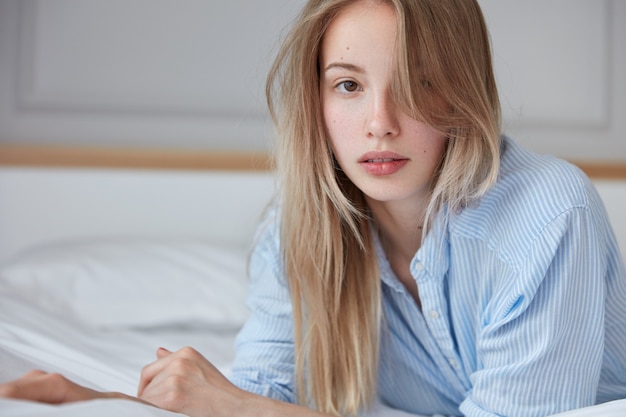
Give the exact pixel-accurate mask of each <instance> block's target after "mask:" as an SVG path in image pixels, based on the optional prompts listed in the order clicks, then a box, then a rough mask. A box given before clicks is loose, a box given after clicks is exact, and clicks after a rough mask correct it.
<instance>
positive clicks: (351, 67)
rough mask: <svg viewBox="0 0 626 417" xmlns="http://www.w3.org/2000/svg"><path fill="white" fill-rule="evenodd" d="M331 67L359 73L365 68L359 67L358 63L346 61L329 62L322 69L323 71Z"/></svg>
mask: <svg viewBox="0 0 626 417" xmlns="http://www.w3.org/2000/svg"><path fill="white" fill-rule="evenodd" d="M333 68H340V69H344V70H348V71H352V72H358V73H361V74H362V73H364V72H365V70H364V69H363V68H361V67H359V66H358V65H354V64H348V63H346V62H331V63H330V64H328V65H327V66H326V68H325V69H324V72H326V71H328V70H331V69H333Z"/></svg>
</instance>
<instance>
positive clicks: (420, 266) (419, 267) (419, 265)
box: [415, 262, 424, 271]
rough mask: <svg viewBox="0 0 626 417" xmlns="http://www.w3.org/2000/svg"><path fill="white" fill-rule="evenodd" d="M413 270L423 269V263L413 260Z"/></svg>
mask: <svg viewBox="0 0 626 417" xmlns="http://www.w3.org/2000/svg"><path fill="white" fill-rule="evenodd" d="M415 270H416V271H423V270H424V264H423V263H421V262H415Z"/></svg>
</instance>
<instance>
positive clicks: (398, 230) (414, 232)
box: [368, 201, 424, 262]
mask: <svg viewBox="0 0 626 417" xmlns="http://www.w3.org/2000/svg"><path fill="white" fill-rule="evenodd" d="M368 206H369V209H370V211H371V213H372V216H373V218H374V221H375V223H376V225H377V228H378V233H379V237H380V241H381V244H382V245H383V248H384V249H385V252H386V254H387V256H388V257H391V256H390V255H393V257H394V258H396V259H398V258H400V259H405V260H406V261H407V262H410V261H411V259H413V256H414V255H415V253H416V252H417V250H418V249H419V248H420V246H421V242H422V224H423V220H424V214H423V213H424V209H423V207H422V206H423V205H419V204H415V202H379V201H368Z"/></svg>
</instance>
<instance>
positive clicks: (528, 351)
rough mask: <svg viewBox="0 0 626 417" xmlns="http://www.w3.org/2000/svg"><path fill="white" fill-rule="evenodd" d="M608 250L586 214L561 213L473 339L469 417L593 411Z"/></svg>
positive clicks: (463, 406) (464, 407) (466, 403)
mask: <svg viewBox="0 0 626 417" xmlns="http://www.w3.org/2000/svg"><path fill="white" fill-rule="evenodd" d="M604 252H605V245H604V242H603V240H602V239H601V238H600V237H599V235H598V231H597V226H596V223H595V222H594V219H593V216H592V215H591V214H590V212H589V210H588V209H586V208H575V209H572V210H569V211H567V212H565V213H562V214H561V215H560V216H559V217H558V218H556V219H554V220H553V221H552V222H550V224H548V225H547V226H546V227H545V229H544V230H543V231H542V233H541V234H540V235H538V236H537V238H536V239H535V243H534V245H533V247H532V248H531V250H530V251H529V252H528V254H527V261H526V262H525V264H524V265H522V266H521V269H520V271H519V273H518V277H517V278H516V280H515V282H513V283H512V285H511V288H510V289H509V291H507V293H506V294H505V295H504V296H505V297H507V298H506V299H499V300H496V301H497V302H498V305H500V308H499V309H498V311H497V312H496V313H495V314H493V316H492V317H491V318H490V320H489V322H486V323H484V325H483V328H482V329H481V332H480V335H479V337H478V339H477V346H476V349H477V352H476V353H477V361H478V370H477V371H476V372H475V373H474V374H473V375H472V389H471V391H470V393H469V396H468V398H467V399H466V400H465V401H464V402H463V404H461V408H460V409H461V411H462V412H464V413H466V414H467V415H470V416H478V415H492V414H490V413H493V415H496V414H497V415H522V414H528V415H530V414H545V415H547V414H554V413H557V412H561V411H565V410H568V409H573V408H580V407H584V406H588V405H592V404H594V402H595V396H596V391H597V389H598V382H599V377H600V370H601V366H602V355H603V340H604V300H605V294H604V285H605V284H604V281H605V275H606V260H605V256H606V255H605V254H604Z"/></svg>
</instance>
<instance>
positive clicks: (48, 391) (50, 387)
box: [0, 371, 131, 404]
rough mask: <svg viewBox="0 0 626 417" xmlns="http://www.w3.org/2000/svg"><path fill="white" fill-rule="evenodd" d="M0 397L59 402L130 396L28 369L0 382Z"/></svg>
mask: <svg viewBox="0 0 626 417" xmlns="http://www.w3.org/2000/svg"><path fill="white" fill-rule="evenodd" d="M0 397H5V398H14V399H20V400H30V401H39V402H44V403H49V404H61V403H66V402H73V401H85V400H94V399H96V398H131V397H127V396H125V395H123V394H119V393H112V392H98V391H94V390H92V389H89V388H86V387H83V386H81V385H78V384H76V383H74V382H72V381H70V380H69V379H67V378H65V377H64V376H62V375H59V374H50V373H46V372H43V371H30V372H28V373H27V374H26V375H24V376H23V377H21V378H19V379H16V380H14V381H11V382H7V383H5V384H0Z"/></svg>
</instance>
